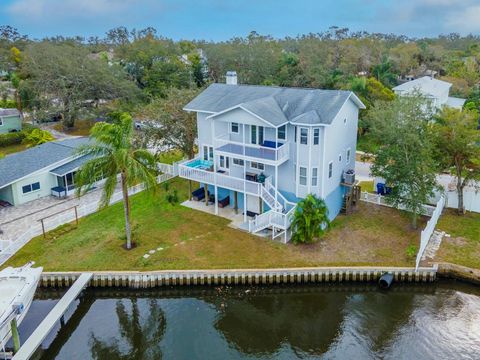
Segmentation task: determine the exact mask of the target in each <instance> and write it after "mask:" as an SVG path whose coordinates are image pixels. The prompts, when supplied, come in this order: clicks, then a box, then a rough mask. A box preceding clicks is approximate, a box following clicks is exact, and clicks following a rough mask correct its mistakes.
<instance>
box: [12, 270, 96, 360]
mask: <svg viewBox="0 0 480 360" xmlns="http://www.w3.org/2000/svg"><path fill="white" fill-rule="evenodd" d="M92 276H93V274H92V273H83V274H81V275H80V276H79V278H78V279H77V280H76V281H75V282H74V283H73V285H72V286H71V287H70V289H69V290H68V291H67V293H66V294H65V295H64V296H63V297H62V298H61V299H60V301H59V302H58V303H57V304H56V305H55V307H54V308H53V309H52V310H51V311H50V312H49V313H48V315H47V316H46V317H45V319H43V321H42V322H41V323H40V325H38V327H37V328H36V329H35V331H34V332H33V333H32V335H30V337H29V338H28V339H27V341H25V343H24V344H23V345H22V346H21V347H20V350H19V351H18V352H17V353H16V354H15V356H14V357H13V359H14V360H25V359H30V357H31V356H32V355H33V354H34V353H35V351H36V350H37V349H38V347H39V346H40V345H41V344H42V342H43V340H45V338H46V337H47V336H48V334H49V333H50V331H52V329H53V327H54V326H55V324H56V323H57V322H58V321H59V320H60V319H61V318H62V316H63V315H64V314H65V312H66V311H67V310H68V308H69V306H70V304H71V303H72V302H73V301H75V299H76V298H77V296H78V295H79V294H80V292H81V291H82V290H83V289H84V288H85V287H86V286H87V284H88V282H89V281H90V279H91V278H92Z"/></svg>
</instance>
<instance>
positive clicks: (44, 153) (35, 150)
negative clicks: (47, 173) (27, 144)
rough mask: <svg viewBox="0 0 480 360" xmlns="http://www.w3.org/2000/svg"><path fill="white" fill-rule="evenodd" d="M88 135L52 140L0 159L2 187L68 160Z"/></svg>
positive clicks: (0, 182)
mask: <svg viewBox="0 0 480 360" xmlns="http://www.w3.org/2000/svg"><path fill="white" fill-rule="evenodd" d="M88 141H89V139H88V138H87V137H80V138H74V139H66V140H62V141H51V142H48V143H45V144H42V145H38V146H35V147H32V148H30V149H27V150H25V151H21V152H18V153H15V154H11V155H7V156H5V157H4V158H3V159H0V188H2V187H4V186H6V185H9V184H11V183H13V182H15V181H17V180H19V179H21V178H23V177H25V176H28V175H29V174H31V173H34V172H36V171H39V170H41V169H43V168H46V167H48V166H51V165H53V164H56V163H58V162H61V161H63V160H67V159H68V158H69V157H71V156H73V154H74V152H75V150H76V149H77V148H78V147H80V146H81V145H85V144H87V143H88Z"/></svg>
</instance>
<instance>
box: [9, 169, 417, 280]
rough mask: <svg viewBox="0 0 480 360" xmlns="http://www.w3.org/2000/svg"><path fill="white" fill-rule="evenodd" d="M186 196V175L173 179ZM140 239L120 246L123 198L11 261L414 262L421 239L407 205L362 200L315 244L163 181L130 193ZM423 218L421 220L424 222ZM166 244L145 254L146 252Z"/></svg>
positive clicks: (96, 265) (176, 265) (74, 264)
mask: <svg viewBox="0 0 480 360" xmlns="http://www.w3.org/2000/svg"><path fill="white" fill-rule="evenodd" d="M173 189H177V190H178V192H179V198H180V199H186V198H187V189H188V181H186V180H183V179H178V178H177V179H174V180H172V181H171V186H170V191H172V190H173ZM132 216H133V222H134V224H133V228H134V239H135V241H136V243H137V247H136V248H134V249H132V250H130V251H126V250H124V249H123V248H122V245H123V243H124V241H125V240H124V233H123V226H124V222H123V208H122V204H121V203H118V204H115V205H113V206H111V207H110V208H107V209H104V210H102V211H99V212H97V213H95V214H92V215H90V216H88V217H86V218H83V219H81V220H80V223H79V225H78V227H74V226H73V225H65V226H63V227H61V228H59V229H56V230H54V231H52V232H50V233H49V234H48V237H47V239H43V238H42V237H38V238H35V239H33V240H32V241H30V242H29V243H28V244H27V245H26V246H25V247H24V248H22V249H21V250H20V251H19V252H18V253H17V254H16V255H15V256H14V257H13V258H12V259H10V261H9V262H8V265H16V266H18V265H23V264H24V263H26V262H27V261H30V260H34V261H36V263H37V265H40V266H43V267H44V268H45V270H47V271H48V270H50V271H65V270H154V269H158V270H160V269H207V268H272V267H287V266H290V267H301V266H327V265H330V266H340V265H379V266H380V265H397V266H406V265H413V263H414V259H411V258H407V256H406V248H407V247H408V245H409V244H411V243H414V244H417V243H418V239H419V231H420V230H418V231H412V230H411V229H410V227H409V219H408V218H407V217H406V216H404V214H403V213H401V212H399V211H396V210H394V209H390V208H387V207H380V206H376V205H371V204H365V203H361V204H360V206H359V208H358V209H357V211H356V212H355V213H354V214H352V215H350V216H348V217H346V216H339V217H338V218H337V219H336V220H335V221H334V222H333V227H332V229H331V230H330V231H329V233H328V236H327V237H326V238H325V239H323V240H321V241H319V242H317V243H315V244H312V245H298V246H295V245H293V244H288V245H283V244H281V243H279V242H274V241H272V240H270V239H269V238H260V237H257V236H254V235H251V234H248V233H246V232H243V231H240V230H236V229H233V228H231V227H229V226H228V223H229V221H228V220H226V219H224V218H221V217H216V216H213V215H210V214H207V213H203V212H200V211H196V210H192V209H189V208H186V207H183V206H181V205H170V204H168V202H167V201H166V200H165V190H164V189H163V187H161V190H159V192H158V194H157V195H156V196H155V197H153V196H152V195H151V194H148V193H141V194H138V195H136V196H134V197H132ZM420 226H423V224H420ZM159 247H162V248H163V250H162V251H157V252H156V253H155V254H153V255H151V256H150V257H149V258H148V259H144V258H143V255H144V254H145V253H147V252H148V251H149V250H153V249H156V248H159Z"/></svg>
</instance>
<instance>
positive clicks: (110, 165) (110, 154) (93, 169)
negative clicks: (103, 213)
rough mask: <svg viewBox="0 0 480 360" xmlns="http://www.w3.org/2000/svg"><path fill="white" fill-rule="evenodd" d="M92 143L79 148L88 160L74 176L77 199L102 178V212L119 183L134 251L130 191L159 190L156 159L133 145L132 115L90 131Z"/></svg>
mask: <svg viewBox="0 0 480 360" xmlns="http://www.w3.org/2000/svg"><path fill="white" fill-rule="evenodd" d="M90 139H91V142H90V143H89V144H88V145H85V146H83V147H80V148H79V149H78V151H77V155H79V156H88V157H90V160H88V161H87V162H85V163H84V164H83V165H82V166H81V168H80V169H79V171H78V172H77V174H76V176H75V184H76V185H77V189H76V193H77V196H81V195H83V194H85V193H86V192H87V191H89V190H90V189H91V188H92V186H93V184H94V183H95V182H96V181H97V180H98V179H101V178H104V179H106V181H105V184H104V187H103V192H102V198H101V200H100V208H103V207H106V206H108V205H109V203H110V199H111V197H112V195H113V193H114V191H115V187H116V186H117V183H118V181H119V180H120V183H121V188H122V193H123V209H124V212H125V234H126V238H127V243H126V248H127V249H131V248H132V230H131V227H130V202H129V197H128V187H129V186H132V185H136V184H139V183H143V184H144V185H145V188H146V189H152V190H155V189H156V185H157V179H156V175H157V173H158V171H157V166H156V158H155V156H154V155H153V154H152V153H150V152H149V151H148V150H146V149H138V148H136V147H135V146H134V144H133V121H132V118H131V116H130V115H129V114H126V113H123V114H121V116H120V118H119V120H117V121H115V122H114V123H111V124H110V123H105V122H99V123H97V124H95V125H94V126H93V128H92V130H91V131H90ZM119 178H120V179H119Z"/></svg>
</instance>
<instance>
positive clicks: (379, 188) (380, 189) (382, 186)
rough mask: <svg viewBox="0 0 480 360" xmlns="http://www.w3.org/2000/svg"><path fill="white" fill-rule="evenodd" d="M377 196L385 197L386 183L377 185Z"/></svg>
mask: <svg viewBox="0 0 480 360" xmlns="http://www.w3.org/2000/svg"><path fill="white" fill-rule="evenodd" d="M377 194H379V195H385V184H384V183H377Z"/></svg>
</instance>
